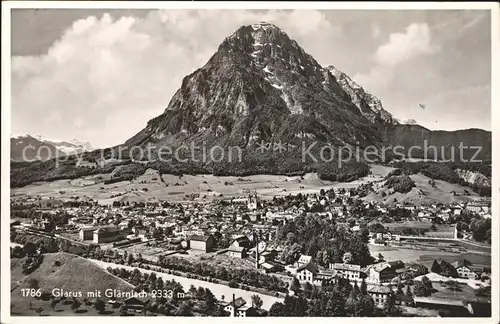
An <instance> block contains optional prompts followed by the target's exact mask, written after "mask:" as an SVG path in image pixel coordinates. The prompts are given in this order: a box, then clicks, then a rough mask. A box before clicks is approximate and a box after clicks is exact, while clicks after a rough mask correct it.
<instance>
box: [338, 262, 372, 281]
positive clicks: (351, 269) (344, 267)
mask: <svg viewBox="0 0 500 324" xmlns="http://www.w3.org/2000/svg"><path fill="white" fill-rule="evenodd" d="M329 269H330V270H332V271H333V275H334V276H338V277H340V278H345V279H349V280H358V279H361V278H362V274H364V272H363V271H362V270H361V266H360V265H357V264H346V263H330V265H329Z"/></svg>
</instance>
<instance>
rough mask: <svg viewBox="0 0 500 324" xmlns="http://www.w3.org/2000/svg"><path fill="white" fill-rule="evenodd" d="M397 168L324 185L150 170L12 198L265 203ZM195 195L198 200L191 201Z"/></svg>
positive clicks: (20, 192)
mask: <svg viewBox="0 0 500 324" xmlns="http://www.w3.org/2000/svg"><path fill="white" fill-rule="evenodd" d="M392 169H393V168H390V167H385V166H380V165H373V166H372V167H371V170H372V174H371V175H369V176H367V177H364V178H361V179H358V180H356V181H353V182H349V183H339V182H331V181H324V180H321V179H319V178H318V176H317V174H315V173H308V174H306V175H304V176H303V177H300V176H292V177H288V176H281V175H252V176H246V177H229V176H224V177H218V176H213V175H183V176H174V175H170V174H164V175H162V176H161V177H160V175H159V173H158V171H156V170H153V169H148V170H146V172H145V173H144V174H143V175H142V176H139V177H137V179H135V180H132V181H122V182H117V183H112V184H104V180H106V179H109V177H110V175H109V174H102V175H93V176H89V177H84V178H81V179H75V180H57V181H53V182H37V183H34V184H31V185H28V186H25V187H22V188H13V189H12V190H11V196H16V197H20V198H22V197H26V196H40V197H42V198H43V197H45V198H48V197H53V198H55V199H69V198H71V197H75V196H77V197H86V198H92V199H94V200H97V201H99V202H100V203H101V204H109V203H112V202H113V201H115V200H119V201H122V202H127V201H128V202H146V201H151V200H165V199H167V200H171V201H182V200H185V199H188V198H190V199H194V200H198V199H199V200H210V199H215V198H218V197H226V198H227V197H239V196H247V195H248V193H249V192H251V191H256V192H257V193H258V194H259V195H260V196H261V197H263V198H264V199H266V198H272V197H273V196H275V195H288V194H290V193H291V194H298V193H299V192H300V193H316V192H318V191H319V190H321V189H329V188H334V187H338V188H353V187H357V186H358V185H360V184H361V183H365V182H368V181H379V180H381V179H383V177H384V176H385V175H386V174H387V173H389V172H390V171H391V170H392ZM190 195H195V196H197V197H192V196H191V197H190Z"/></svg>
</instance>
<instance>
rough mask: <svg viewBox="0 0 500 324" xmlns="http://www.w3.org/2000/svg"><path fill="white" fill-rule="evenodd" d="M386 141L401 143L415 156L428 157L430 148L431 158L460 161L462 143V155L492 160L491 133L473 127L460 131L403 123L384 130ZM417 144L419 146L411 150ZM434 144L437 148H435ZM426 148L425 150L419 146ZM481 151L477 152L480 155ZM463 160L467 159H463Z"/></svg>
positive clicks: (467, 158) (473, 158)
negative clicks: (426, 150) (426, 151)
mask: <svg viewBox="0 0 500 324" xmlns="http://www.w3.org/2000/svg"><path fill="white" fill-rule="evenodd" d="M383 137H384V142H385V143H386V145H387V146H392V147H396V146H399V147H401V149H400V150H399V151H401V152H408V153H411V157H413V158H424V157H425V155H424V154H425V153H424V150H425V148H426V147H427V149H428V154H427V158H429V159H432V158H434V154H437V155H436V157H437V158H438V159H439V160H449V159H451V158H453V159H454V161H456V162H459V161H460V160H461V157H460V154H461V153H460V146H463V147H464V148H463V149H462V157H463V159H465V160H468V161H470V162H478V161H479V160H481V161H491V159H492V154H491V152H492V146H491V132H488V131H485V130H482V129H477V128H471V129H463V130H456V131H443V130H429V129H427V128H425V127H422V126H420V125H412V124H399V125H395V126H392V127H386V128H385V129H384V135H383ZM412 147H416V148H415V149H411V148H412ZM433 147H435V148H436V149H435V150H434V149H433ZM418 148H422V149H418ZM476 152H477V154H476ZM474 160H475V161H474ZM462 162H463V161H462Z"/></svg>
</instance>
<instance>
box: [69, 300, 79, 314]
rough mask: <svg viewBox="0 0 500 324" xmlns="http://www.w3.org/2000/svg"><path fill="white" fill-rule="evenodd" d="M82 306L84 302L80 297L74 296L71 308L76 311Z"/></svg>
mask: <svg viewBox="0 0 500 324" xmlns="http://www.w3.org/2000/svg"><path fill="white" fill-rule="evenodd" d="M80 306H82V303H81V302H80V301H79V300H78V299H76V298H73V302H72V303H71V309H72V310H73V312H75V313H76V311H77V310H78V308H80Z"/></svg>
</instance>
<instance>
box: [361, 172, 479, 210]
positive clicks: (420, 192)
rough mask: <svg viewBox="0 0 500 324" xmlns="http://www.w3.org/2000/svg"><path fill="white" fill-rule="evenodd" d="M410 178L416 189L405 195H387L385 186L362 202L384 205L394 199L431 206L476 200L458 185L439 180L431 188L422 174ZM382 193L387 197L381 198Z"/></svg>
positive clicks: (474, 195) (474, 196)
mask: <svg viewBox="0 0 500 324" xmlns="http://www.w3.org/2000/svg"><path fill="white" fill-rule="evenodd" d="M410 178H411V179H412V180H413V181H414V182H415V185H416V187H414V188H412V190H411V191H410V192H408V193H406V194H402V193H399V192H396V193H393V194H391V195H389V194H388V193H389V192H388V188H386V187H385V186H380V187H379V188H378V190H377V192H375V193H371V194H370V195H368V196H366V197H364V198H363V199H364V200H368V201H370V200H373V201H379V202H384V203H392V202H394V199H396V200H397V201H398V202H399V203H403V202H408V203H411V204H416V205H420V204H426V205H429V204H432V203H443V204H450V203H452V202H457V201H458V202H462V201H473V200H476V199H477V198H478V195H477V194H476V193H475V192H472V190H471V189H470V188H469V187H465V186H460V185H458V184H453V183H448V182H445V181H441V180H435V183H436V187H435V188H433V187H432V186H431V185H430V184H429V180H430V178H429V177H426V176H424V175H423V174H414V175H411V176H410ZM465 190H467V191H468V192H469V193H470V195H469V196H466V195H464V192H465ZM452 191H455V192H456V193H457V194H458V195H457V196H454V195H453V194H452ZM382 192H385V193H386V194H387V195H386V196H385V197H382Z"/></svg>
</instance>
